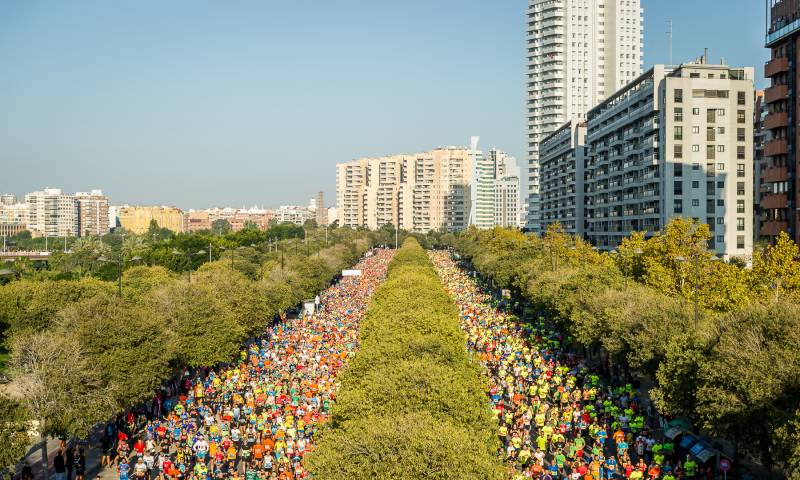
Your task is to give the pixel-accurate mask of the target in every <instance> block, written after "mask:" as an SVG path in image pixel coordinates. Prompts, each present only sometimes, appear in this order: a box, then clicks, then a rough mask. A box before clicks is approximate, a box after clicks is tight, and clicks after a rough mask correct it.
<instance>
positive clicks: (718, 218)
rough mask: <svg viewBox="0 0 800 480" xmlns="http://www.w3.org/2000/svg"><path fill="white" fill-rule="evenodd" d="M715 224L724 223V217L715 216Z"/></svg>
mask: <svg viewBox="0 0 800 480" xmlns="http://www.w3.org/2000/svg"><path fill="white" fill-rule="evenodd" d="M717 225H725V217H717Z"/></svg>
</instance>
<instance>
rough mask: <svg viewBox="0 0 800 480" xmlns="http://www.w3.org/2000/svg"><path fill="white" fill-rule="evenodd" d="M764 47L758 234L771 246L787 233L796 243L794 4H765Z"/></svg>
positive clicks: (799, 23) (799, 74)
mask: <svg viewBox="0 0 800 480" xmlns="http://www.w3.org/2000/svg"><path fill="white" fill-rule="evenodd" d="M766 2H767V3H766V6H767V12H768V17H767V35H766V41H765V44H766V47H767V48H769V49H770V61H769V62H767V64H766V65H765V67H764V76H765V77H767V78H769V79H770V80H771V86H770V87H769V88H767V89H766V90H765V91H764V101H765V102H766V103H767V106H768V109H769V114H768V115H767V116H766V118H765V119H764V129H765V130H767V131H768V132H769V135H770V140H769V141H768V142H767V143H766V144H765V145H764V160H763V163H762V165H763V167H764V168H763V170H762V172H761V173H762V174H761V188H760V189H759V190H760V192H759V193H760V201H761V211H760V218H759V223H760V234H761V237H762V238H765V239H768V240H774V238H775V236H776V235H778V234H779V233H780V232H782V231H787V232H788V233H789V235H790V236H791V237H792V238H793V239H794V241H795V242H800V210H798V208H800V203H798V194H799V193H800V176H798V167H797V164H798V160H800V159H799V158H798V156H797V147H798V143H797V133H796V132H798V128H800V115H798V110H797V98H798V96H797V93H798V81H800V69H798V68H797V62H798V60H800V56H798V44H800V2H797V1H796V0H766Z"/></svg>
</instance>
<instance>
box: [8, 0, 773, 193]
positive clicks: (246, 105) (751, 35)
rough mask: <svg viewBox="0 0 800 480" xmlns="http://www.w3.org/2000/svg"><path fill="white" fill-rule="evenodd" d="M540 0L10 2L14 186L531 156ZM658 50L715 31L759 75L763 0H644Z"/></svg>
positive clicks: (176, 180)
mask: <svg viewBox="0 0 800 480" xmlns="http://www.w3.org/2000/svg"><path fill="white" fill-rule="evenodd" d="M526 4H527V2H526V0H460V1H455V0H403V1H386V0H336V1H322V0H306V1H298V0H258V1H237V2H220V1H203V0H192V1H182V0H170V1H166V2H165V1H155V0H152V1H151V0H136V1H132V0H128V1H113V2H110V1H107V0H82V1H74V0H63V1H50V2H32V1H28V0H4V1H2V2H0V65H2V67H0V192H12V193H16V194H18V195H21V194H24V193H25V192H28V191H32V190H36V189H39V188H43V187H45V186H51V187H62V188H64V189H65V190H68V191H77V190H88V189H91V188H103V189H104V190H105V191H106V193H107V194H108V195H109V196H110V197H111V201H112V203H115V204H119V203H147V204H171V205H177V206H179V207H183V208H203V207H207V206H213V205H220V206H221V205H227V206H242V205H247V206H251V205H254V204H258V205H266V206H277V205H279V204H285V203H303V204H304V203H306V202H307V200H308V199H309V198H310V197H311V196H312V195H313V194H314V193H315V192H316V191H318V190H320V189H323V190H324V191H325V192H326V195H327V198H328V201H327V202H326V203H331V204H332V203H333V194H334V186H335V164H336V163H337V162H342V161H347V160H350V159H353V158H356V157H359V156H372V155H381V154H391V153H410V152H414V151H421V150H426V149H429V148H432V147H435V146H439V145H466V144H467V143H468V137H469V136H470V135H480V136H481V145H482V146H483V147H484V148H488V147H491V146H496V147H498V148H501V149H504V150H507V151H509V152H510V153H512V154H514V155H515V156H517V158H518V159H519V160H520V164H522V163H523V162H522V157H523V154H524V151H525V150H524V149H525V146H524V145H525V144H524V126H525V120H524V109H523V97H524V86H523V68H524V54H523V51H524V25H525V24H524V22H525V17H524V11H525V7H526ZM642 4H643V6H644V8H645V27H644V28H645V62H646V66H649V65H650V64H653V63H667V62H668V61H669V57H668V53H667V52H668V47H667V35H666V33H665V32H666V29H667V24H666V21H667V20H668V19H672V20H673V22H674V54H673V58H674V60H675V62H679V61H683V60H689V59H691V58H694V57H697V56H699V55H700V54H701V53H702V49H703V47H708V48H709V49H710V57H711V59H712V60H714V61H718V60H719V57H725V59H726V61H727V62H728V63H729V64H732V65H734V64H735V65H752V66H755V67H756V71H757V72H759V74H758V75H759V84H762V83H763V79H762V78H761V75H762V74H763V72H762V70H763V62H764V60H765V59H766V57H767V51H766V50H765V49H764V48H763V36H764V32H763V30H764V5H763V2H762V1H761V0H642Z"/></svg>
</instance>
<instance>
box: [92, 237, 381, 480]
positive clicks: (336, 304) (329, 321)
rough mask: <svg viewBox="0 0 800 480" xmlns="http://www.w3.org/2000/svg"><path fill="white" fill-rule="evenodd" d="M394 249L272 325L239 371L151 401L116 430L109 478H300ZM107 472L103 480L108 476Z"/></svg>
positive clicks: (213, 375)
mask: <svg viewBox="0 0 800 480" xmlns="http://www.w3.org/2000/svg"><path fill="white" fill-rule="evenodd" d="M391 256H392V251H391V250H375V251H373V253H372V254H368V256H366V257H365V258H364V259H363V260H362V261H361V262H360V263H359V264H358V265H357V266H356V267H355V268H356V269H358V270H361V276H353V277H344V278H342V279H341V281H339V282H338V283H336V284H335V285H333V286H332V287H330V288H328V289H327V290H326V291H325V292H323V293H321V294H320V296H319V298H318V306H317V308H316V312H315V313H314V314H312V315H303V316H301V318H297V319H291V318H290V319H282V321H279V322H277V323H275V324H274V325H271V326H268V327H267V329H266V331H265V333H264V335H263V336H262V337H260V338H258V339H256V340H255V341H253V342H251V343H250V344H249V345H248V346H247V347H246V348H245V349H244V350H242V352H241V354H240V357H239V358H238V360H237V361H235V362H234V363H232V364H230V365H227V366H225V367H222V368H216V369H214V368H206V369H200V370H196V371H192V372H189V371H187V372H186V373H185V375H184V376H183V377H182V378H180V379H176V380H174V381H172V382H171V383H170V384H169V385H167V386H166V388H165V389H164V390H163V391H162V392H160V393H159V394H158V395H157V396H156V397H155V398H154V399H153V400H152V401H150V402H147V403H146V404H145V405H143V406H142V407H141V408H139V409H138V410H135V411H131V412H128V413H127V414H126V415H123V416H121V417H120V418H119V419H118V421H117V422H114V423H109V424H108V425H107V426H106V432H105V435H104V440H103V448H104V452H103V453H104V454H103V458H102V462H101V463H102V468H103V469H104V472H107V473H110V472H115V473H118V475H119V478H120V479H121V480H127V479H149V480H152V479H156V478H158V479H162V480H167V479H187V480H206V479H209V478H215V479H216V478H225V479H240V478H241V479H247V480H255V479H281V480H287V479H302V478H306V477H307V476H308V473H307V472H306V471H305V470H304V468H303V457H304V456H305V455H306V454H307V453H308V452H310V451H312V450H313V449H314V432H315V431H316V430H317V429H318V427H319V426H320V425H321V424H322V423H324V422H325V421H326V419H327V418H328V416H329V414H330V408H331V403H332V402H333V401H334V400H335V397H336V387H337V383H336V377H337V375H338V373H339V372H340V371H341V370H342V367H343V366H344V364H345V363H346V362H347V359H348V358H349V357H350V356H351V355H353V354H354V353H355V351H356V349H357V348H358V327H359V322H360V320H361V319H362V317H363V315H364V312H365V310H366V306H367V304H368V302H369V297H370V296H371V295H372V292H373V291H374V290H375V288H376V287H377V286H378V285H379V284H380V282H381V281H382V279H383V278H384V277H385V275H386V270H387V267H388V264H389V261H390V260H391ZM106 476H107V475H104V474H103V473H101V477H106Z"/></svg>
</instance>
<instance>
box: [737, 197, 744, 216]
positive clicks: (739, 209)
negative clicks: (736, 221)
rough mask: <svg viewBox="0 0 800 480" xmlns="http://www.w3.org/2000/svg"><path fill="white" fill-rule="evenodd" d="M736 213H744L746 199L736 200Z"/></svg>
mask: <svg viewBox="0 0 800 480" xmlns="http://www.w3.org/2000/svg"><path fill="white" fill-rule="evenodd" d="M736 213H744V200H736Z"/></svg>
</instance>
